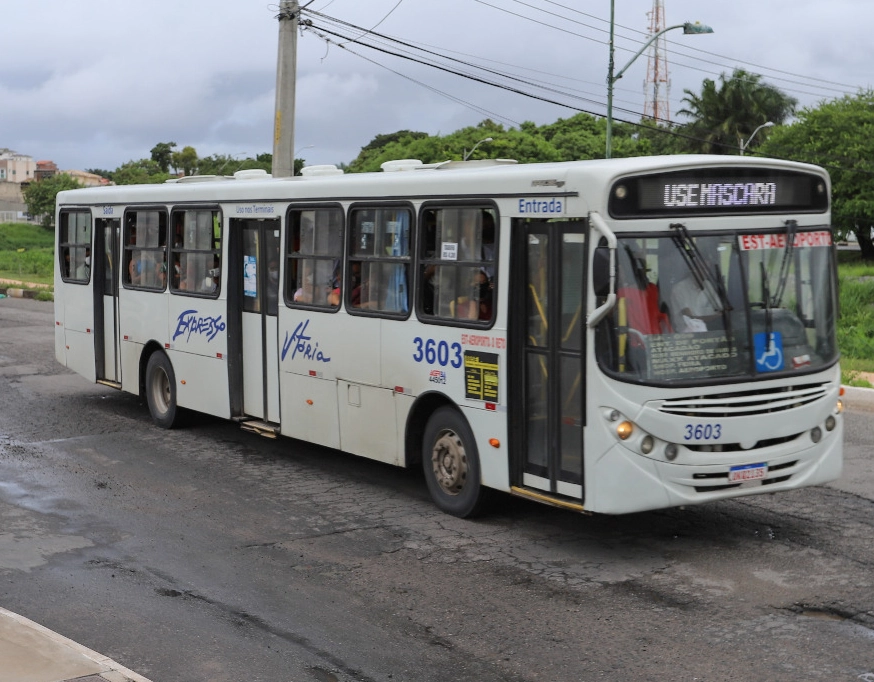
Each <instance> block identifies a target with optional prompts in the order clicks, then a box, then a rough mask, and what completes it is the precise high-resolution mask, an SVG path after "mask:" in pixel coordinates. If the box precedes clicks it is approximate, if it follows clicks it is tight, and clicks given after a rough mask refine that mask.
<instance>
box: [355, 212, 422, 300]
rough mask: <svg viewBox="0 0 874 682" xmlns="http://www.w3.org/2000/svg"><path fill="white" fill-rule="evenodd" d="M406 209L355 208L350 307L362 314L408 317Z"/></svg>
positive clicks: (408, 224)
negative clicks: (353, 283)
mask: <svg viewBox="0 0 874 682" xmlns="http://www.w3.org/2000/svg"><path fill="white" fill-rule="evenodd" d="M411 224H412V212H411V211H410V210H409V209H408V208H406V207H402V208H397V207H384V208H370V207H368V208H353V209H352V211H351V212H350V232H351V234H350V256H349V273H350V275H351V276H350V281H354V280H355V279H356V278H359V281H358V282H357V283H356V284H355V285H354V286H352V287H351V288H349V289H347V291H348V292H349V294H348V297H347V299H346V300H347V306H348V308H349V309H350V310H353V311H356V312H358V311H360V312H373V313H383V314H388V315H392V316H401V315H403V316H405V315H406V314H407V313H408V312H409V309H410V297H409V281H410V233H411V229H412V228H411Z"/></svg>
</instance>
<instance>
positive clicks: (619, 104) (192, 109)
mask: <svg viewBox="0 0 874 682" xmlns="http://www.w3.org/2000/svg"><path fill="white" fill-rule="evenodd" d="M663 1H664V6H665V22H666V23H665V25H666V26H671V25H674V24H681V23H683V22H685V21H701V22H702V23H705V24H708V25H710V26H712V27H713V29H714V31H715V33H713V34H712V35H700V36H698V35H694V36H686V35H683V33H682V31H679V30H675V31H671V32H669V33H668V34H667V36H666V37H667V39H668V44H667V48H668V55H667V58H668V68H669V75H670V83H671V85H670V100H669V106H670V113H671V117H672V118H673V119H675V120H677V119H679V117H678V116H677V112H678V111H679V109H681V108H682V104H681V100H682V97H683V90H684V89H691V90H693V91H695V92H699V91H700V88H701V82H702V80H703V79H705V78H713V79H716V78H718V76H719V75H720V74H721V73H723V72H728V73H730V72H731V70H732V69H733V68H735V67H743V68H745V69H747V70H749V71H754V72H757V73H761V74H762V75H763V76H764V78H765V81H766V82H768V83H770V84H772V85H775V86H777V87H779V88H780V89H782V90H783V91H784V92H786V93H787V94H789V95H791V96H793V97H795V98H797V99H798V100H799V102H800V104H801V105H802V106H811V105H815V104H816V103H817V102H819V101H821V100H823V99H832V98H834V97H840V96H842V95H843V94H845V93H854V92H856V91H857V90H858V89H859V88H868V87H871V86H872V82H874V77H872V73H874V40H872V39H871V35H870V33H871V26H872V24H874V21H872V20H874V3H872V2H871V0H829V1H828V2H823V1H822V0H734V1H733V2H701V1H700V0H663ZM301 4H302V5H304V6H305V13H304V18H308V19H311V20H312V22H313V27H312V28H311V29H307V30H304V31H302V33H301V34H300V36H299V41H298V69H297V115H296V126H295V138H296V139H295V149H296V150H298V153H297V156H298V157H302V158H304V159H306V162H307V164H308V165H313V164H322V163H339V162H345V163H348V162H349V161H351V160H352V159H353V158H355V156H357V154H358V152H359V150H360V149H361V147H362V146H364V145H366V144H367V143H368V142H369V141H370V140H371V139H372V138H373V137H374V136H375V135H378V134H380V133H391V132H394V131H397V130H402V129H411V130H418V131H423V132H426V133H429V134H446V133H449V132H452V131H454V130H457V129H459V128H462V127H464V126H469V125H475V124H476V123H478V122H480V121H482V120H483V119H485V118H487V117H490V118H492V119H493V120H495V121H497V122H499V123H501V124H502V125H504V126H505V127H515V126H517V125H518V124H519V123H521V122H523V121H534V122H535V123H537V124H538V125H541V124H544V123H549V122H553V121H555V120H556V119H558V118H567V117H570V116H572V115H574V114H575V113H576V111H577V110H585V111H589V112H592V113H596V114H604V113H605V112H606V85H605V78H606V74H607V62H608V47H607V41H608V30H609V17H610V3H609V0H597V1H594V0H589V1H587V2H582V1H581V0H556V1H552V0H400V1H399V0H366V1H365V0H313V1H312V2H309V0H301ZM615 4H616V10H615V11H616V16H615V23H616V70H617V71H618V70H619V69H620V68H622V67H623V66H624V65H625V64H626V62H628V60H629V59H630V58H631V57H632V55H633V54H634V53H635V52H636V51H637V50H638V49H640V47H641V45H642V43H643V41H644V40H645V36H646V33H647V32H648V28H649V24H650V18H649V17H648V13H649V12H651V10H652V8H653V0H615ZM277 9H278V2H276V3H272V4H269V3H266V2H264V1H263V0H256V1H253V0H148V2H141V3H133V2H125V1H120V0H74V1H67V2H62V1H61V0H48V1H47V2H31V1H28V2H19V1H15V0H0V25H2V26H3V27H4V31H3V41H2V42H3V54H4V57H3V59H2V60H0V148H2V147H8V148H11V149H14V150H15V151H18V152H20V153H23V154H27V155H30V156H32V157H34V158H35V159H50V160H53V161H55V162H56V163H57V164H58V166H59V167H60V168H62V169H85V168H104V169H108V170H113V169H115V168H117V167H118V166H120V165H121V164H123V163H125V162H126V161H129V160H132V159H141V158H148V157H149V155H150V153H149V152H150V150H151V148H152V147H153V146H154V145H155V144H156V143H157V142H170V141H174V142H176V143H177V144H178V146H179V148H181V147H182V146H185V145H191V146H193V147H194V148H195V149H196V150H197V153H198V155H199V156H209V155H211V154H233V155H238V156H240V157H241V158H243V157H245V156H247V155H251V156H254V155H255V154H258V153H263V152H272V145H273V142H272V133H273V111H274V104H275V101H274V93H275V85H276V75H275V74H276V55H277V38H278V26H279V23H278V21H277V20H276V15H277ZM309 10H312V11H313V12H312V13H310V12H308V11H309ZM316 13H318V14H316ZM333 20H340V21H342V22H347V24H349V25H351V26H352V27H364V28H366V29H372V30H373V31H374V32H375V33H378V34H381V35H382V36H387V37H390V38H393V39H399V40H402V41H404V42H406V43H409V44H412V45H415V46H417V47H423V48H425V49H427V50H430V51H432V52H434V53H438V54H439V55H445V56H449V57H453V58H455V59H459V60H462V61H465V62H469V63H476V64H478V65H481V66H486V67H488V68H491V69H493V70H496V71H501V72H504V73H511V74H512V75H513V76H514V77H515V78H517V79H521V80H516V81H514V87H516V88H517V89H519V90H523V91H525V92H529V93H534V94H536V95H537V96H538V97H542V98H546V99H551V100H554V101H556V102H559V103H560V104H556V103H547V102H543V101H540V100H537V99H532V98H529V97H525V96H523V95H520V94H514V93H510V92H507V91H504V90H499V89H496V88H494V87H491V86H489V85H487V84H484V83H479V82H474V81H471V80H467V79H463V78H461V77H458V76H455V75H452V74H449V73H446V72H444V71H438V70H435V69H433V68H429V67H426V66H423V65H420V64H417V63H415V62H411V61H406V60H402V59H399V58H397V57H395V56H392V55H390V54H386V53H384V52H376V51H374V50H372V49H370V48H366V47H361V46H360V45H356V44H354V43H352V42H348V41H344V40H343V39H341V38H338V37H336V36H333V37H332V36H328V35H327V34H326V33H325V32H324V31H325V30H326V29H327V30H330V31H335V32H340V33H343V34H344V35H345V36H347V37H352V38H358V37H359V36H361V35H362V32H361V31H357V30H355V29H354V28H352V27H350V26H343V25H341V24H338V23H337V22H335V21H333ZM375 33H374V34H370V35H368V36H367V37H366V38H365V40H368V41H369V42H372V41H373V40H374V39H378V40H379V41H380V44H381V45H382V46H383V47H385V49H388V50H391V51H393V52H398V51H400V49H401V48H399V46H398V45H397V43H392V42H390V41H387V40H385V39H383V38H380V37H378V36H376V35H375ZM326 38H330V40H332V41H333V43H328V42H326ZM404 49H407V50H409V48H404ZM422 56H423V55H422V54H421V53H418V55H417V58H421V57H422ZM646 57H647V54H646V53H644V55H642V56H641V57H640V58H639V59H637V61H635V62H634V64H633V65H632V66H631V67H630V68H629V69H628V71H627V73H626V75H625V77H624V78H623V79H622V80H620V81H619V82H618V83H617V85H616V91H615V95H614V107H615V111H614V115H615V117H616V118H617V119H626V120H635V121H636V120H638V119H639V117H640V114H641V113H642V111H643V106H644V81H645V79H646V75H647V59H646ZM442 63H443V64H445V65H450V64H454V65H452V66H451V68H454V69H458V68H463V69H464V70H465V71H467V72H469V73H474V74H476V75H477V77H479V78H482V79H485V80H490V81H495V80H498V77H497V76H495V75H494V74H488V73H486V72H483V71H479V70H476V69H472V68H471V67H467V66H465V67H460V66H459V65H458V63H452V62H447V61H446V60H442ZM522 81H525V82H522ZM503 82H505V83H507V82H509V81H506V80H504V81H503ZM534 84H539V85H540V86H542V87H541V88H536V87H535V85H534ZM563 105H564V106H563ZM460 153H461V150H459V154H460Z"/></svg>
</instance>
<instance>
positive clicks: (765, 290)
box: [759, 261, 771, 347]
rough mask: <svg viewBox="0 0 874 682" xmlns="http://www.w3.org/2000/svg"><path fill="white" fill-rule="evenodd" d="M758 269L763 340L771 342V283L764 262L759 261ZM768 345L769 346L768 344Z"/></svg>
mask: <svg viewBox="0 0 874 682" xmlns="http://www.w3.org/2000/svg"><path fill="white" fill-rule="evenodd" d="M759 271H760V272H761V277H762V300H763V301H764V305H765V342H766V343H768V344H770V343H771V284H770V283H769V282H768V270H767V269H766V268H765V262H764V261H759ZM769 347H770V346H769Z"/></svg>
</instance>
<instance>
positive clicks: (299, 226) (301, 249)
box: [284, 206, 343, 310]
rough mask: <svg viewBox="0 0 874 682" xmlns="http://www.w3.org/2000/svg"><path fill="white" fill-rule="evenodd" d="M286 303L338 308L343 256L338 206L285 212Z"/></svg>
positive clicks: (341, 228) (341, 214)
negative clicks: (286, 220) (286, 241)
mask: <svg viewBox="0 0 874 682" xmlns="http://www.w3.org/2000/svg"><path fill="white" fill-rule="evenodd" d="M288 226H289V229H288V244H287V245H286V269H285V272H286V275H285V289H284V291H285V303H286V305H290V306H301V307H308V308H309V307H315V308H324V309H328V310H338V309H339V307H340V290H341V273H342V269H341V264H342V258H343V210H342V209H341V208H339V207H337V206H326V207H322V208H313V209H303V210H300V209H292V210H290V211H289V213H288Z"/></svg>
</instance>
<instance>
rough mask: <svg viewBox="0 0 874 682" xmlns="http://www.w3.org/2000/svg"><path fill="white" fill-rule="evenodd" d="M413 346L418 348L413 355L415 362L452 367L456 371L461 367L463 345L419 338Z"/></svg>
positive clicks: (414, 340)
mask: <svg viewBox="0 0 874 682" xmlns="http://www.w3.org/2000/svg"><path fill="white" fill-rule="evenodd" d="M413 344H414V345H415V347H416V352H415V353H413V360H415V361H416V362H422V361H423V360H424V361H425V362H427V363H428V364H429V365H434V364H438V365H440V366H441V367H446V365H450V366H452V367H455V368H456V369H457V368H459V367H461V344H460V343H457V342H456V343H453V344H449V342H447V341H436V340H435V339H423V338H422V337H421V336H417V337H416V338H415V339H413Z"/></svg>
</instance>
